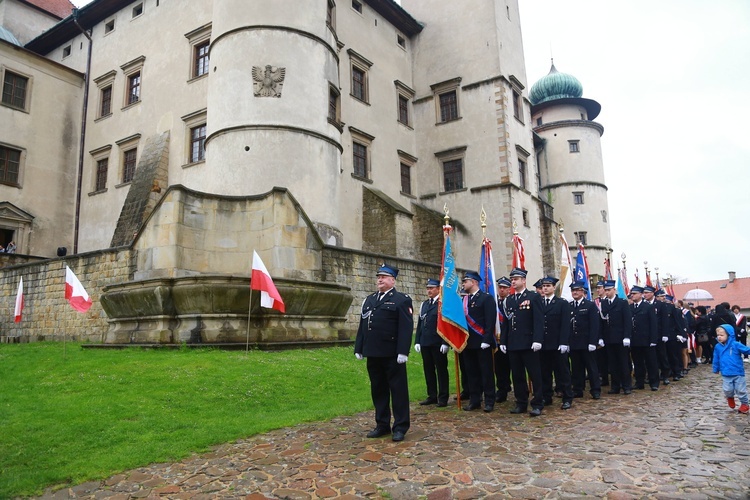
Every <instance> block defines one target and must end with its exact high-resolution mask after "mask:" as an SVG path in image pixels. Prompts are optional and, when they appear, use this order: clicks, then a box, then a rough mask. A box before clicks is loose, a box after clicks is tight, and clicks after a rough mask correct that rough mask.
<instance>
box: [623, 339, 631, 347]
mask: <svg viewBox="0 0 750 500" xmlns="http://www.w3.org/2000/svg"><path fill="white" fill-rule="evenodd" d="M622 345H623V347H630V339H622Z"/></svg>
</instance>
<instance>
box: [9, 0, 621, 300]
mask: <svg viewBox="0 0 750 500" xmlns="http://www.w3.org/2000/svg"><path fill="white" fill-rule="evenodd" d="M401 4H402V5H399V4H397V3H395V2H394V1H392V0H338V1H336V0H306V1H304V2H300V1H299V0H254V1H252V2H248V1H247V0H221V1H217V0H191V1H189V2H176V1H170V0H136V1H133V0H128V1H126V0H94V1H93V2H91V3H90V4H88V5H86V6H85V7H83V8H81V9H80V10H79V9H72V5H70V4H69V2H67V0H34V1H21V0H2V1H1V2H0V13H2V12H6V13H7V12H11V11H12V9H16V10H23V11H24V16H25V17H24V18H23V19H24V21H23V22H20V19H21V18H20V17H19V18H17V19H16V16H8V15H5V16H4V17H3V18H2V21H3V25H4V27H5V29H6V30H7V33H8V36H5V37H3V36H0V64H1V65H2V74H0V77H1V78H2V79H3V83H4V93H3V99H2V105H0V118H2V120H0V131H2V134H1V135H2V137H0V154H1V155H3V156H2V161H4V162H5V163H4V165H3V168H4V170H3V171H2V172H0V174H1V175H0V177H2V178H0V200H4V201H2V203H0V243H6V242H7V241H10V240H11V239H15V240H16V243H17V245H18V250H17V252H18V253H20V254H28V255H35V256H41V257H53V256H54V255H55V252H56V249H58V248H60V247H66V248H67V249H68V250H69V252H70V253H73V254H81V253H86V252H92V251H97V250H101V249H108V248H119V247H129V248H132V249H133V252H134V253H135V254H134V257H133V258H134V262H135V267H136V270H135V272H134V273H133V278H134V279H136V280H147V279H155V278H179V277H185V276H196V275H202V274H208V273H214V274H235V275H243V274H244V275H245V276H247V275H249V274H250V259H249V258H248V255H249V254H252V250H253V248H257V249H259V252H260V253H261V255H262V256H263V258H264V261H265V262H266V265H267V267H268V268H269V271H270V272H271V274H272V275H274V276H280V277H286V278H293V279H299V280H313V281H314V280H322V281H325V280H326V279H327V276H326V275H325V273H324V272H323V271H322V269H323V268H324V267H325V262H324V257H321V251H322V249H325V248H332V249H343V250H346V249H350V250H352V251H356V252H366V253H371V254H376V255H381V256H383V258H384V259H388V258H393V259H402V260H407V261H415V262H426V263H433V264H434V263H439V261H440V258H441V257H440V255H441V250H442V231H441V224H442V218H443V215H444V209H445V208H447V209H448V210H449V211H450V216H451V217H452V220H453V222H454V225H455V227H456V238H455V244H454V248H455V251H456V255H457V263H458V265H459V266H460V267H462V268H466V269H474V268H476V267H477V262H478V258H479V248H480V245H481V241H482V237H483V233H482V229H481V226H480V214H481V212H482V210H484V212H485V213H486V215H487V236H488V237H489V238H490V239H492V240H493V242H494V245H493V252H494V259H495V263H496V265H497V267H498V268H499V270H498V272H499V273H500V274H503V273H505V272H507V270H509V268H510V263H511V257H512V247H511V236H512V233H513V230H514V228H515V230H516V231H517V232H518V234H519V235H520V236H521V237H522V238H523V239H524V241H525V251H526V267H527V268H528V269H529V270H530V273H531V274H530V275H531V276H541V275H543V273H552V274H554V273H556V272H557V269H558V265H559V255H560V252H559V243H558V238H557V234H558V231H557V230H558V225H557V222H556V221H558V220H559V219H560V218H562V219H563V220H564V223H565V228H566V229H567V230H568V233H569V234H570V233H571V232H575V233H576V234H577V235H578V236H579V238H581V239H582V240H585V241H584V243H585V244H586V245H587V248H590V249H591V250H590V251H589V264H590V267H591V269H592V272H593V273H598V274H601V273H602V272H603V265H602V263H601V262H602V261H603V259H602V258H600V257H601V255H603V252H604V250H605V249H606V246H607V245H608V242H609V224H608V222H607V218H606V211H607V199H606V189H607V188H606V185H605V184H604V175H603V165H602V159H601V145H600V142H599V136H600V135H601V133H602V130H603V129H602V127H601V125H599V124H597V123H596V122H594V121H593V119H594V118H596V115H597V114H598V111H599V105H598V104H597V103H596V102H594V101H591V100H589V99H584V98H582V97H581V86H580V83H578V82H577V80H575V78H573V77H570V76H567V75H563V74H561V73H556V72H553V73H551V74H550V75H548V76H547V77H545V78H543V79H542V80H540V81H539V82H538V83H537V84H536V85H535V86H534V87H533V88H532V91H531V95H530V96H529V87H530V85H529V83H528V81H527V78H526V71H525V67H524V57H523V44H522V37H521V20H520V17H519V12H518V3H517V0H493V1H491V2H486V1H477V0H466V1H464V2H447V1H442V0H441V1H433V2H425V1H423V0H402V2H401ZM3 9H4V10H3ZM66 9H70V14H69V15H61V12H63V13H64V11H65V10H66ZM27 18H32V19H37V21H35V22H36V23H38V24H34V23H32V22H31V21H28V20H27ZM51 20H52V21H56V22H55V23H54V24H53V25H51V24H50V23H51ZM21 25H22V26H21ZM30 26H38V30H37V33H36V35H35V36H30V34H29V32H28V29H29V27H30ZM457 33H460V36H459V35H457ZM11 35H14V36H15V38H16V40H15V41H14V40H12V39H11V38H12V37H11ZM553 70H554V68H553ZM558 80H559V81H558ZM557 85H560V86H561V87H562V89H561V90H560V91H559V92H558V91H557V90H556V86H557ZM576 85H577V86H576ZM574 147H575V148H577V149H575V152H574V149H573V148H574ZM279 189H280V190H281V191H279ZM274 192H275V193H277V194H278V193H280V192H283V193H285V194H284V195H283V196H281V195H279V196H281V197H282V198H284V199H287V200H288V202H284V203H281V202H278V199H279V198H278V197H277V198H274V199H275V200H277V201H276V202H274V203H272V204H271V205H270V206H269V205H262V206H261V205H258V206H254V205H253V203H254V201H253V200H256V201H257V200H260V199H261V198H263V197H268V196H270V195H269V193H274ZM289 200H290V201H289ZM258 203H260V202H259V201H258ZM282 205H283V207H287V208H288V207H293V208H291V209H289V210H291V212H283V210H282V209H281V208H279V207H280V206H282ZM303 235H306V236H303ZM570 243H571V245H572V243H573V242H572V241H571V242H570ZM600 254H601V255H600ZM418 286H419V287H420V288H417V289H421V284H420V285H418ZM354 302H355V303H358V301H357V300H355V301H354ZM353 307H354V306H353Z"/></svg>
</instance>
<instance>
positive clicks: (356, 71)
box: [352, 66, 367, 102]
mask: <svg viewBox="0 0 750 500" xmlns="http://www.w3.org/2000/svg"><path fill="white" fill-rule="evenodd" d="M352 95H353V96H354V97H356V98H357V99H359V100H360V101H365V102H367V76H366V73H365V72H364V71H363V70H362V69H360V68H358V67H356V66H352Z"/></svg>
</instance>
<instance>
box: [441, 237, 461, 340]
mask: <svg viewBox="0 0 750 500" xmlns="http://www.w3.org/2000/svg"><path fill="white" fill-rule="evenodd" d="M443 231H444V232H445V243H444V246H443V266H442V269H441V271H440V302H439V307H438V321H437V332H438V334H439V335H440V336H441V337H442V338H443V340H445V342H446V343H447V344H448V345H449V346H451V347H452V348H453V349H455V350H456V351H457V352H461V351H463V350H464V347H466V344H467V342H468V339H469V330H468V328H467V325H466V316H464V306H463V303H462V301H461V296H460V295H459V293H458V288H459V284H460V281H459V279H458V275H457V274H456V261H455V259H454V258H453V252H452V251H451V238H450V231H451V227H450V226H443Z"/></svg>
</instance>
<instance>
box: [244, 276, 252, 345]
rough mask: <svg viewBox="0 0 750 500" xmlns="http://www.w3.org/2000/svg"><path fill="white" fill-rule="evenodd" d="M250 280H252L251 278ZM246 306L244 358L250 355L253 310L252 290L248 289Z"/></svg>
mask: <svg viewBox="0 0 750 500" xmlns="http://www.w3.org/2000/svg"><path fill="white" fill-rule="evenodd" d="M251 279H252V278H251ZM248 302H249V303H248V305H247V334H246V337H245V338H246V340H245V356H248V355H249V353H250V311H252V308H253V289H252V288H250V300H249V301H248Z"/></svg>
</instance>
